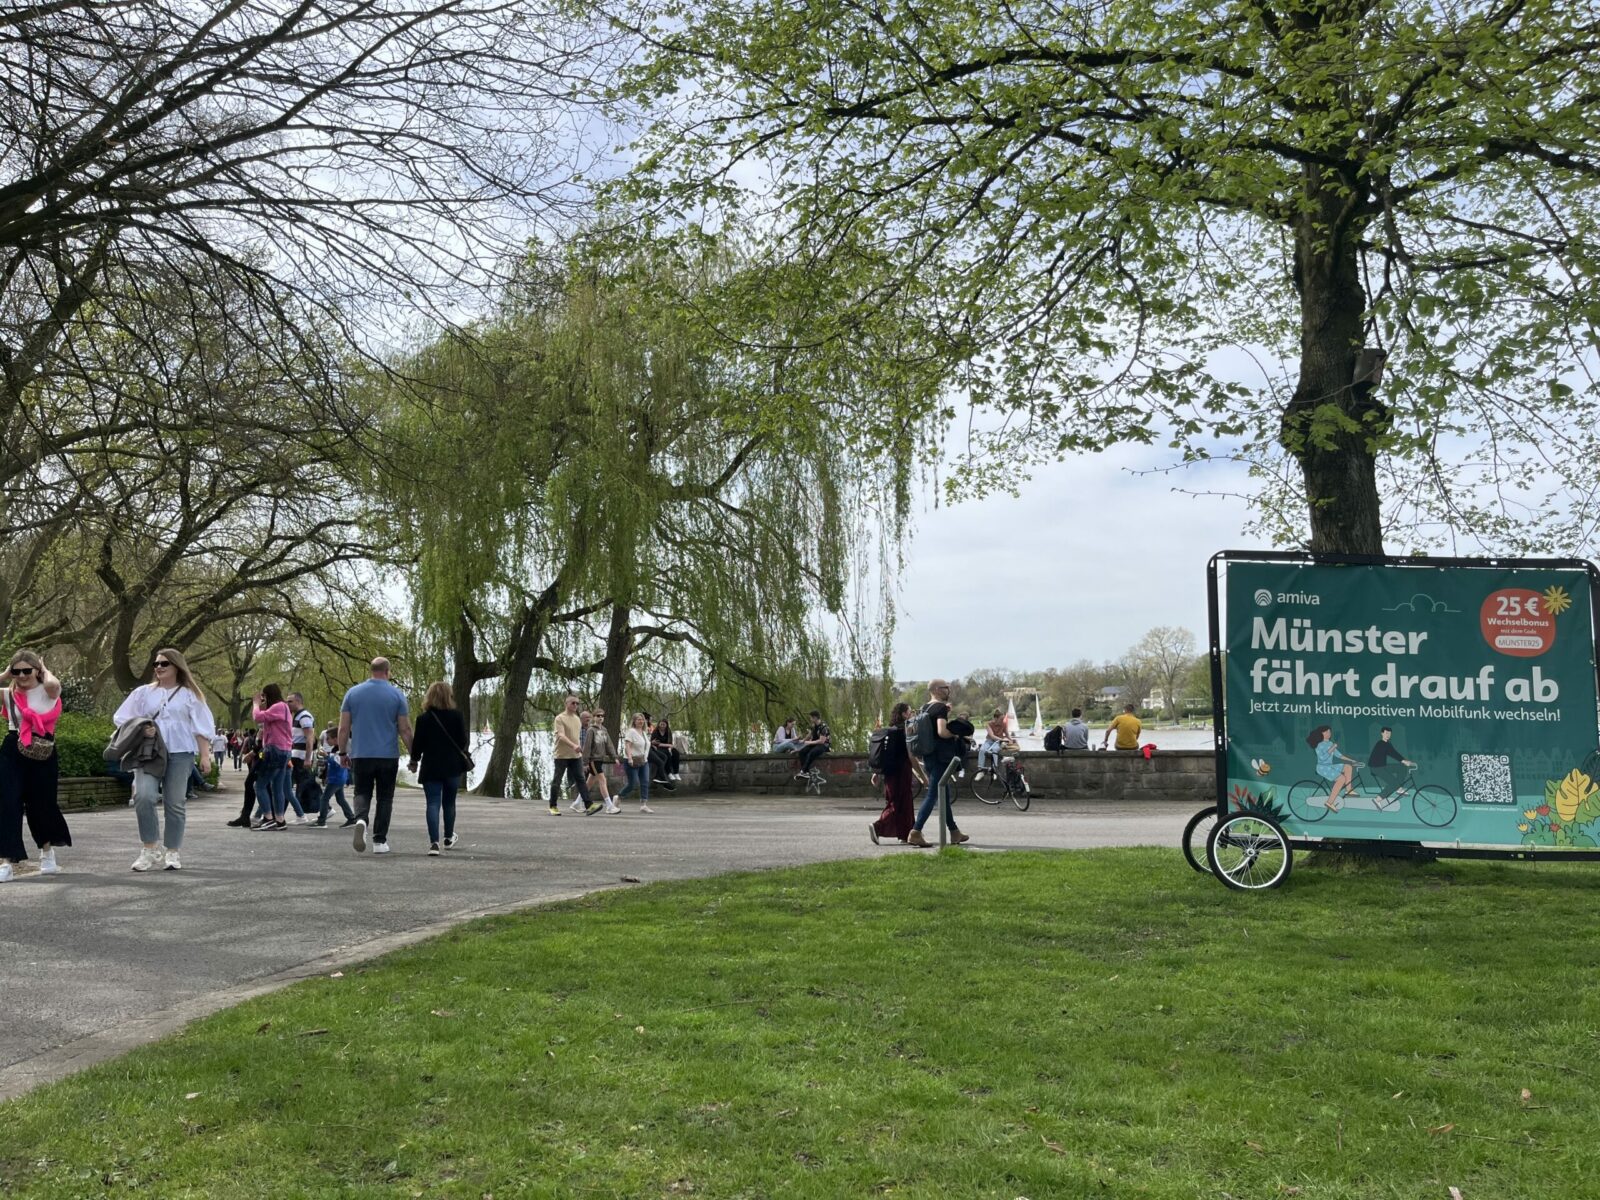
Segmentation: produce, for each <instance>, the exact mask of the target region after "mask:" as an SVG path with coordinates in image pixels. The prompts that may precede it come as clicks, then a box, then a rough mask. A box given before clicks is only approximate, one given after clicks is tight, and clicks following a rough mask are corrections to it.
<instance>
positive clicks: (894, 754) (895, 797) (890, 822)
mask: <svg viewBox="0 0 1600 1200" xmlns="http://www.w3.org/2000/svg"><path fill="white" fill-rule="evenodd" d="M910 716H911V705H909V704H906V703H904V702H902V703H900V704H896V705H895V706H894V711H893V712H891V713H890V714H889V728H888V731H887V732H886V733H885V734H884V736H883V770H882V778H883V812H882V814H880V815H879V817H878V819H877V820H876V821H873V822H872V823H871V824H870V825H868V826H867V836H868V837H870V838H871V839H872V844H873V845H874V846H876V845H877V844H878V841H879V839H880V838H898V839H899V840H900V841H902V842H903V841H905V840H906V839H907V838H909V837H910V836H911V825H912V819H913V815H914V814H913V807H914V806H913V804H912V799H911V796H912V789H913V786H914V785H913V782H912V781H913V779H918V780H920V779H921V778H922V772H921V771H920V770H918V768H917V765H916V759H915V757H914V756H913V755H912V753H911V748H910V747H909V746H907V745H906V719H907V718H908V717H910ZM874 779H876V777H874Z"/></svg>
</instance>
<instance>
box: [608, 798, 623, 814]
mask: <svg viewBox="0 0 1600 1200" xmlns="http://www.w3.org/2000/svg"><path fill="white" fill-rule="evenodd" d="M621 811H622V810H621V809H620V808H618V807H617V806H616V805H615V804H613V803H611V801H609V800H607V801H606V813H607V815H609V814H611V813H619V812H621Z"/></svg>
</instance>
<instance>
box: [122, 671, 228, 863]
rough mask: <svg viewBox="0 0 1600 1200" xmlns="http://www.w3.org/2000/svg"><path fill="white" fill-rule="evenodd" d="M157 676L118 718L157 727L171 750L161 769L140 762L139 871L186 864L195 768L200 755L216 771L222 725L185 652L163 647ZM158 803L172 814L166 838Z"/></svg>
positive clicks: (136, 806)
mask: <svg viewBox="0 0 1600 1200" xmlns="http://www.w3.org/2000/svg"><path fill="white" fill-rule="evenodd" d="M152 675H153V679H152V681H151V682H150V683H147V684H145V685H144V686H143V687H137V688H134V689H133V691H132V692H130V693H129V694H128V698H127V699H126V700H124V701H123V702H122V704H121V706H119V707H118V709H117V711H116V713H115V715H114V716H113V718H112V719H113V720H114V721H116V723H117V729H118V730H119V731H120V730H121V729H122V728H123V727H124V726H126V725H127V724H128V723H129V722H139V723H140V724H141V726H143V727H145V728H147V729H148V728H149V727H152V726H153V727H154V729H153V732H154V733H155V734H156V735H158V736H159V738H160V742H161V748H162V749H163V750H164V752H165V761H164V762H161V763H160V766H159V767H155V764H154V762H152V763H151V766H152V767H153V768H154V769H150V770H147V769H145V767H143V766H138V765H137V763H136V762H135V763H134V765H135V770H134V773H133V811H134V814H135V816H136V817H137V818H138V821H139V841H140V842H141V843H143V847H144V848H143V849H142V850H140V852H139V857H138V858H136V859H134V860H133V869H134V870H135V871H149V870H151V869H153V868H155V867H165V868H166V869H167V870H168V871H177V870H180V869H182V867H183V863H182V862H180V861H179V858H178V852H179V851H180V850H181V849H182V848H183V830H184V825H185V824H186V822H187V818H188V806H187V799H188V796H187V793H188V783H189V771H190V769H191V768H192V767H193V766H194V765H195V760H196V758H197V757H198V759H199V762H200V770H201V771H202V772H209V771H210V770H211V735H212V734H213V733H215V732H216V728H217V727H216V722H215V720H214V718H213V717H212V716H211V707H210V705H208V704H207V703H206V697H205V693H204V692H202V691H201V690H200V685H199V684H197V683H196V682H195V681H194V676H193V675H192V674H190V672H189V664H188V663H187V662H186V661H185V660H184V657H183V655H182V654H180V653H179V652H178V651H176V650H173V649H170V648H168V649H164V650H157V651H156V653H155V661H154V665H153V667H152ZM133 761H134V760H133V759H132V756H131V755H129V756H125V757H124V758H123V762H124V764H128V763H130V762H133ZM158 802H159V803H160V805H161V808H162V811H163V813H164V814H165V817H166V831H165V835H164V836H163V832H162V822H161V818H160V817H158V816H157V815H156V804H157V803H158Z"/></svg>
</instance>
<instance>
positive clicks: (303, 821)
mask: <svg viewBox="0 0 1600 1200" xmlns="http://www.w3.org/2000/svg"><path fill="white" fill-rule="evenodd" d="M289 824H291V825H309V824H311V822H310V821H309V820H307V819H306V818H305V817H303V816H302V817H296V818H295V819H294V820H292V821H290V822H289Z"/></svg>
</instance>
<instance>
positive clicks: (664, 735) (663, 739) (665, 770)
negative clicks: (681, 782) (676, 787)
mask: <svg viewBox="0 0 1600 1200" xmlns="http://www.w3.org/2000/svg"><path fill="white" fill-rule="evenodd" d="M679 757H680V756H679V754H678V748H677V747H676V746H674V745H673V744H672V726H671V725H669V724H668V723H667V719H666V718H665V717H662V718H661V719H660V720H659V721H657V722H656V724H655V728H654V729H652V730H651V731H650V764H651V766H653V767H655V769H656V777H655V782H656V783H660V784H672V783H675V782H676V781H677V779H678V766H679Z"/></svg>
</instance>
